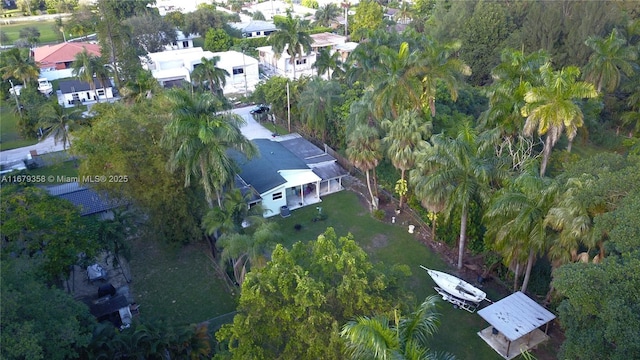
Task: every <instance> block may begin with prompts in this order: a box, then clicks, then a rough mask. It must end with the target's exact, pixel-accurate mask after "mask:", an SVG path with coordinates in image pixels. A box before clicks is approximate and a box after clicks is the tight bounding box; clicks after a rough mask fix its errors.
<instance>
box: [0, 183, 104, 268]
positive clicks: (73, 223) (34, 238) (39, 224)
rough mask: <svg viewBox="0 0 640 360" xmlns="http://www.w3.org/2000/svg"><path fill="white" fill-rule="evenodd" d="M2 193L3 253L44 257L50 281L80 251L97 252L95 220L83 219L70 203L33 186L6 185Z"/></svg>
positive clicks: (43, 262) (42, 265)
mask: <svg viewBox="0 0 640 360" xmlns="http://www.w3.org/2000/svg"><path fill="white" fill-rule="evenodd" d="M0 194H1V195H2V196H1V199H0V201H1V204H2V223H1V224H0V230H1V231H2V235H3V246H2V254H3V256H8V255H9V254H10V253H14V254H15V255H17V256H19V257H25V258H39V259H42V263H41V264H40V266H41V270H42V271H43V272H44V273H45V274H46V277H47V280H50V281H56V280H58V279H59V278H60V277H61V276H64V275H66V274H67V273H68V270H69V266H71V265H73V264H75V263H76V262H77V261H78V254H80V253H82V252H84V253H86V254H87V256H89V257H91V256H92V255H93V254H95V252H96V250H97V248H98V246H97V233H96V231H95V230H96V229H95V226H94V225H95V220H93V221H92V220H91V219H83V218H81V217H80V212H79V210H78V209H77V208H76V207H75V206H74V205H73V204H71V203H70V202H68V201H66V200H62V199H57V198H54V197H52V196H50V195H49V194H47V193H46V192H45V191H44V190H42V189H40V188H37V187H32V186H21V185H15V186H3V187H2V190H0Z"/></svg>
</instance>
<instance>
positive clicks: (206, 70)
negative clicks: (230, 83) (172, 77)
mask: <svg viewBox="0 0 640 360" xmlns="http://www.w3.org/2000/svg"><path fill="white" fill-rule="evenodd" d="M200 61H201V63H200V64H199V65H198V66H196V68H195V69H193V72H192V73H191V76H192V77H193V79H194V80H195V81H197V82H199V83H201V84H203V85H204V84H205V83H206V84H207V86H208V87H209V90H210V91H211V93H212V94H213V95H216V96H220V92H221V90H222V88H224V87H225V85H227V77H228V76H229V72H228V71H227V70H225V69H221V68H219V67H217V66H216V65H218V61H220V56H214V57H212V58H211V59H207V58H205V57H203V58H202V59H201V60H200Z"/></svg>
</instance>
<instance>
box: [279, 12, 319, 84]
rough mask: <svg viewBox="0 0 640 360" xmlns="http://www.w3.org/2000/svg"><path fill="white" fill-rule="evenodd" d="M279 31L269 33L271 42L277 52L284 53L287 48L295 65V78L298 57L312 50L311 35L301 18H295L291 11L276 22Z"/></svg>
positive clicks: (290, 59) (294, 76)
mask: <svg viewBox="0 0 640 360" xmlns="http://www.w3.org/2000/svg"><path fill="white" fill-rule="evenodd" d="M276 27H277V28H278V31H276V32H274V33H272V34H271V35H269V42H270V43H271V45H272V46H273V51H274V52H275V53H276V54H282V52H283V51H285V50H286V52H287V55H289V63H290V64H291V65H292V66H293V78H294V79H295V78H296V58H301V57H302V55H303V54H305V53H309V52H310V51H311V42H312V40H311V36H309V33H308V32H307V31H306V30H305V29H304V26H303V24H302V23H301V21H300V20H299V19H294V18H293V17H292V16H291V13H290V12H289V13H287V17H286V18H284V19H283V21H281V22H277V23H276Z"/></svg>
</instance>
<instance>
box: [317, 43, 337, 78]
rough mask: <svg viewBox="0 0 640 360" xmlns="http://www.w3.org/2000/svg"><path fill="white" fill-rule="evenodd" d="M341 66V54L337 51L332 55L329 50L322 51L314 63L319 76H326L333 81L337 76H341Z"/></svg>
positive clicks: (323, 49)
mask: <svg viewBox="0 0 640 360" xmlns="http://www.w3.org/2000/svg"><path fill="white" fill-rule="evenodd" d="M341 65H342V61H341V60H340V53H339V52H337V51H336V52H334V53H333V54H332V53H331V52H330V51H329V50H328V49H327V48H321V49H320V51H319V52H318V56H317V57H316V62H315V63H313V67H315V68H316V70H317V71H318V76H323V75H326V78H327V79H333V78H335V77H337V76H336V75H337V74H341Z"/></svg>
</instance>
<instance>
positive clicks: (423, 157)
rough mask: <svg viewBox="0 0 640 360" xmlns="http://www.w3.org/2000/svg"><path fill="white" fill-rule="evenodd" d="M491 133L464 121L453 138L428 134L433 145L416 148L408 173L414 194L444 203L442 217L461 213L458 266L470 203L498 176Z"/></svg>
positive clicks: (484, 195)
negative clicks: (414, 158)
mask: <svg viewBox="0 0 640 360" xmlns="http://www.w3.org/2000/svg"><path fill="white" fill-rule="evenodd" d="M494 138H495V134H493V133H490V132H483V133H478V131H477V130H476V129H474V128H472V127H471V124H470V123H468V122H467V123H465V124H464V125H462V126H461V128H460V130H459V131H458V135H457V136H456V137H455V138H449V137H447V136H445V135H444V134H438V135H434V136H432V137H431V142H432V143H433V148H430V149H427V150H426V151H423V152H420V153H419V154H418V155H417V158H416V168H415V169H413V170H411V172H410V174H409V183H410V184H413V186H414V191H415V194H416V197H417V198H418V199H420V200H421V201H423V202H425V203H427V204H445V205H444V212H445V219H448V218H450V217H451V216H452V215H453V213H454V211H455V210H456V209H459V211H460V213H461V219H460V238H459V243H458V269H461V268H462V264H463V260H464V250H465V244H466V241H467V221H468V217H469V209H470V207H471V206H472V204H473V203H480V204H482V203H484V202H486V201H487V200H488V197H489V184H490V183H492V182H495V181H497V180H498V179H500V177H501V176H502V174H501V171H500V168H499V166H498V165H499V164H496V159H495V157H494V154H493V145H494V143H495V139H494Z"/></svg>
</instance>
